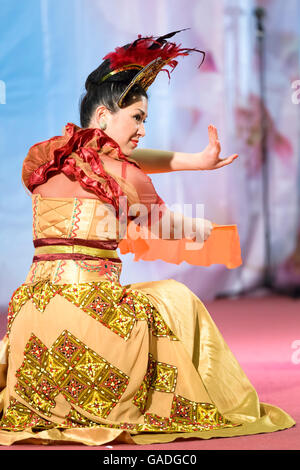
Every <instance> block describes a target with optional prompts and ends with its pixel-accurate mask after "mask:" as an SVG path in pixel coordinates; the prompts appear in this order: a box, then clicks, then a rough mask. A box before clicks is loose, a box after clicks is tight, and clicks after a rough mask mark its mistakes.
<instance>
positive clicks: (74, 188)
mask: <svg viewBox="0 0 300 470" xmlns="http://www.w3.org/2000/svg"><path fill="white" fill-rule="evenodd" d="M32 194H39V195H40V196H42V197H57V198H73V197H74V198H75V197H76V198H84V199H97V198H96V196H95V194H94V193H93V192H91V191H88V190H85V189H84V188H83V187H82V186H81V185H80V183H79V181H76V180H75V179H73V178H71V177H68V176H66V175H65V174H64V173H59V174H57V175H54V176H52V177H51V178H49V179H48V180H47V181H46V182H45V183H43V184H40V185H39V186H37V187H36V188H34V190H33V191H32Z"/></svg>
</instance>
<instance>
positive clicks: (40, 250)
mask: <svg viewBox="0 0 300 470" xmlns="http://www.w3.org/2000/svg"><path fill="white" fill-rule="evenodd" d="M56 253H80V254H83V255H89V256H95V257H97V258H119V255H118V252H117V251H116V250H104V249H102V248H92V247H89V246H81V245H72V246H64V245H51V246H39V247H37V248H36V249H35V252H34V255H35V256H37V255H49V254H56Z"/></svg>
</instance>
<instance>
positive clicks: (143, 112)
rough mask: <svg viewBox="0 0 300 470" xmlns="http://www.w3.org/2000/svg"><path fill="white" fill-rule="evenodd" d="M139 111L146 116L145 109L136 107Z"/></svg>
mask: <svg viewBox="0 0 300 470" xmlns="http://www.w3.org/2000/svg"><path fill="white" fill-rule="evenodd" d="M137 109H138V110H139V111H141V113H142V114H143V115H144V116H148V114H146V113H145V111H143V110H142V109H140V108H137Z"/></svg>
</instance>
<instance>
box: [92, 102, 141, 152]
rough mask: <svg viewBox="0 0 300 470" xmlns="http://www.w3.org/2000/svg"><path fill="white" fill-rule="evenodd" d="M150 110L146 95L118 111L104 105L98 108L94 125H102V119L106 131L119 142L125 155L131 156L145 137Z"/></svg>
mask: <svg viewBox="0 0 300 470" xmlns="http://www.w3.org/2000/svg"><path fill="white" fill-rule="evenodd" d="M147 112H148V100H147V98H145V97H144V96H141V97H140V98H139V101H136V102H135V103H133V104H131V105H129V106H127V107H126V108H120V109H119V110H118V111H117V112H116V113H111V112H110V111H109V110H108V109H107V108H105V107H104V106H99V107H98V108H97V109H96V117H95V120H96V121H94V123H97V125H95V126H94V127H100V120H102V121H104V122H105V123H106V125H107V127H106V129H105V131H104V132H105V133H106V134H107V135H108V136H109V137H111V138H112V139H113V140H114V141H115V142H117V144H119V146H120V148H121V151H122V153H123V154H124V155H126V156H128V157H129V156H130V155H131V153H132V151H133V150H134V149H135V148H136V147H137V146H138V142H139V139H141V138H142V137H144V135H145V134H146V132H145V127H144V123H145V118H146V117H147V115H148V114H147Z"/></svg>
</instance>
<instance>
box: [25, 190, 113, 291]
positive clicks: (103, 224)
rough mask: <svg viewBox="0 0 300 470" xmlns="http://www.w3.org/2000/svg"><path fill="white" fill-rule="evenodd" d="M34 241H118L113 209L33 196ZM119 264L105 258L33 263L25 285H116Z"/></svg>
mask: <svg viewBox="0 0 300 470" xmlns="http://www.w3.org/2000/svg"><path fill="white" fill-rule="evenodd" d="M32 209H33V228H32V231H33V240H38V239H56V238H57V239H66V240H67V239H81V240H96V241H99V240H102V241H112V242H113V241H116V242H119V224H118V219H117V218H116V215H115V211H114V209H113V208H112V207H111V206H109V205H108V204H105V203H104V202H102V201H100V200H98V199H88V198H76V197H74V198H58V197H55V198H54V197H42V196H40V195H39V194H34V195H33V196H32ZM121 269H122V263H121V262H120V261H118V262H115V261H110V260H106V259H95V260H70V259H59V260H58V259H56V260H54V261H38V262H33V264H32V266H31V268H30V271H29V274H28V276H27V278H26V281H25V283H27V284H28V283H30V284H31V283H36V282H38V281H44V280H49V281H51V282H53V283H59V284H65V283H67V284H68V283H81V282H89V281H99V280H103V279H106V280H107V279H110V280H113V281H115V282H119V277H120V274H121Z"/></svg>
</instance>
